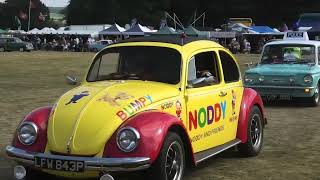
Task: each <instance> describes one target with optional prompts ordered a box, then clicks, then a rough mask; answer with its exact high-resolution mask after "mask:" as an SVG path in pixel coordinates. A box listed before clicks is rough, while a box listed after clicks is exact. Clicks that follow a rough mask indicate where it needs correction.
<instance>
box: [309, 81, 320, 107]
mask: <svg viewBox="0 0 320 180" xmlns="http://www.w3.org/2000/svg"><path fill="white" fill-rule="evenodd" d="M319 91H320V84H318V85H317V87H316V89H315V91H314V95H313V96H312V97H310V98H308V99H307V101H308V103H309V104H310V106H313V107H316V106H319V105H320V96H319Z"/></svg>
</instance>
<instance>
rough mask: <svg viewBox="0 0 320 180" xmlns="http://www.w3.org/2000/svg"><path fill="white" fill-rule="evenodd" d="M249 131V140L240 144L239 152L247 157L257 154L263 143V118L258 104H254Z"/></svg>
mask: <svg viewBox="0 0 320 180" xmlns="http://www.w3.org/2000/svg"><path fill="white" fill-rule="evenodd" d="M247 133H248V140H247V142H246V143H243V144H239V146H238V149H239V152H240V154H242V155H244V156H247V157H252V156H257V155H258V154H259V152H260V151H261V149H262V144H263V119H262V114H261V111H260V109H259V108H258V107H257V106H253V108H252V109H251V112H250V116H249V120H248V128H247Z"/></svg>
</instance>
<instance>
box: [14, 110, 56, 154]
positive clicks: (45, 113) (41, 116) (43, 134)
mask: <svg viewBox="0 0 320 180" xmlns="http://www.w3.org/2000/svg"><path fill="white" fill-rule="evenodd" d="M51 110H52V107H49V106H47V107H41V108H38V109H35V110H34V111H32V112H31V113H29V114H28V115H27V116H26V117H25V118H24V119H23V120H22V121H21V123H20V124H19V126H18V128H19V127H20V125H21V124H22V123H24V122H33V123H35V124H36V125H37V127H38V135H37V139H36V142H35V143H34V144H32V145H30V146H28V145H24V144H22V143H21V142H20V141H19V139H18V136H17V131H16V132H15V134H14V138H13V141H12V145H13V146H14V147H16V148H20V149H23V150H26V151H29V152H40V153H43V152H44V151H45V148H46V145H47V125H48V119H49V117H50V113H51Z"/></svg>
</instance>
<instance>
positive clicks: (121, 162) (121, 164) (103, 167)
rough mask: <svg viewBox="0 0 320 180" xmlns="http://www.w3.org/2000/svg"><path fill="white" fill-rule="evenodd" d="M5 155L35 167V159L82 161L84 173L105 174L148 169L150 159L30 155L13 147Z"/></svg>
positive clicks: (7, 148)
mask: <svg viewBox="0 0 320 180" xmlns="http://www.w3.org/2000/svg"><path fill="white" fill-rule="evenodd" d="M6 153H7V155H8V156H9V157H10V158H12V159H13V160H15V161H16V162H18V163H21V164H23V165H27V166H31V167H35V166H34V165H35V157H42V158H49V159H60V160H69V161H83V162H84V163H85V168H84V169H85V171H106V172H117V171H119V172H125V171H137V170H143V169H147V168H149V167H150V158H148V157H134V158H95V157H77V156H60V155H51V154H44V153H30V152H26V151H25V150H22V149H18V148H15V147H13V146H7V147H6Z"/></svg>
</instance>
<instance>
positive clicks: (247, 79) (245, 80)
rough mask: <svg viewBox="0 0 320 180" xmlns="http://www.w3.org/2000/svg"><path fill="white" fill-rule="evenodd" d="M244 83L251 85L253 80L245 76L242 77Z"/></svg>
mask: <svg viewBox="0 0 320 180" xmlns="http://www.w3.org/2000/svg"><path fill="white" fill-rule="evenodd" d="M244 82H245V83H251V82H253V78H250V77H248V76H245V77H244Z"/></svg>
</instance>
